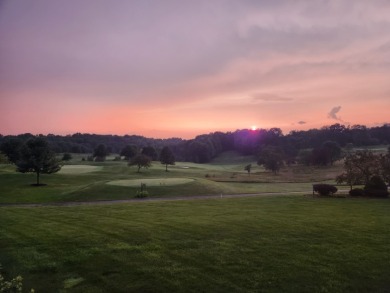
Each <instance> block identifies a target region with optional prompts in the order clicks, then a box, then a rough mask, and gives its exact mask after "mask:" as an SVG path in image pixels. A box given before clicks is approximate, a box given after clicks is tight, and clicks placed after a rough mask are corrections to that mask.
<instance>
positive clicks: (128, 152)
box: [120, 145, 138, 160]
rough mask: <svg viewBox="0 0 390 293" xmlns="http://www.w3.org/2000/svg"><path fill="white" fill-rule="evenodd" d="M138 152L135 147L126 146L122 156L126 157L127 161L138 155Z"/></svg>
mask: <svg viewBox="0 0 390 293" xmlns="http://www.w3.org/2000/svg"><path fill="white" fill-rule="evenodd" d="M137 152H138V150H137V147H136V146H135V145H127V146H125V147H124V148H123V149H122V151H121V153H120V155H121V156H124V157H125V160H129V159H131V158H132V157H134V156H135V155H136V154H137Z"/></svg>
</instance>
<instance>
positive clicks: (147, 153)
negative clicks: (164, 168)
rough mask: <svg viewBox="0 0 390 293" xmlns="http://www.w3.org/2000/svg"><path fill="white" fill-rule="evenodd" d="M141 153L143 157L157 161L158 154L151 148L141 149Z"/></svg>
mask: <svg viewBox="0 0 390 293" xmlns="http://www.w3.org/2000/svg"><path fill="white" fill-rule="evenodd" d="M141 153H142V154H143V155H145V156H148V157H149V158H151V159H152V160H153V161H156V160H157V159H158V154H157V152H156V149H155V148H154V147H152V146H147V147H144V148H142V152H141Z"/></svg>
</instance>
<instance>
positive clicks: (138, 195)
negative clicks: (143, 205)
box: [135, 190, 149, 198]
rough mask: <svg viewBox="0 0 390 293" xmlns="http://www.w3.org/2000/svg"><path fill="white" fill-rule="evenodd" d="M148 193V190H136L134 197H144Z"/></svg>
mask: <svg viewBox="0 0 390 293" xmlns="http://www.w3.org/2000/svg"><path fill="white" fill-rule="evenodd" d="M148 195H149V192H147V191H146V190H143V191H140V190H137V193H136V194H135V197H136V198H144V197H147V196H148Z"/></svg>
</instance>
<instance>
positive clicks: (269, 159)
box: [257, 146, 284, 174]
mask: <svg viewBox="0 0 390 293" xmlns="http://www.w3.org/2000/svg"><path fill="white" fill-rule="evenodd" d="M283 157H284V154H283V151H282V150H281V149H280V148H278V147H271V146H267V147H265V148H263V149H262V150H261V151H260V154H259V157H258V160H257V164H258V165H263V166H264V168H265V169H267V170H270V171H272V172H273V173H274V174H276V173H278V172H279V170H280V168H282V167H283V165H284V162H283Z"/></svg>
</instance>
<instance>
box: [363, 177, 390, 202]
mask: <svg viewBox="0 0 390 293" xmlns="http://www.w3.org/2000/svg"><path fill="white" fill-rule="evenodd" d="M364 193H365V195H368V196H374V197H387V196H388V195H389V193H388V192H387V185H386V183H385V182H384V181H383V179H382V178H381V177H380V176H378V175H374V176H372V177H371V178H370V180H368V182H367V183H366V185H365V186H364Z"/></svg>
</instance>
